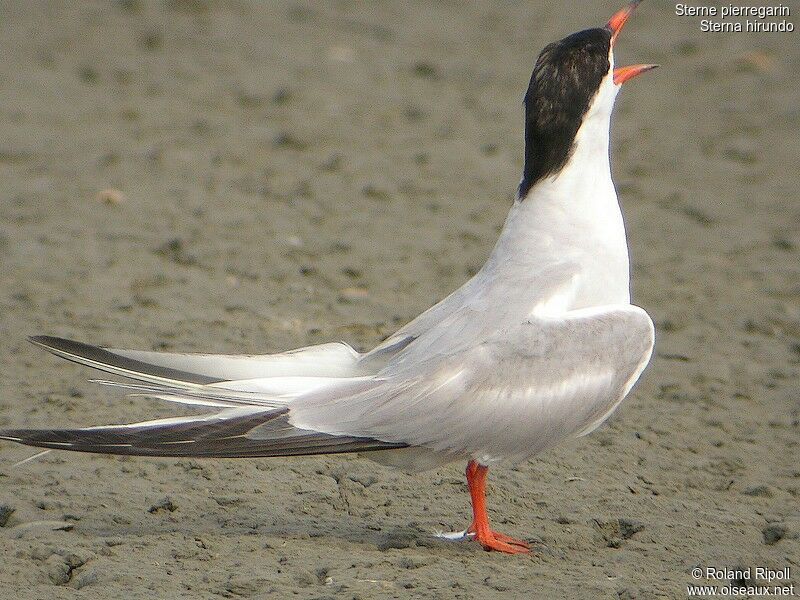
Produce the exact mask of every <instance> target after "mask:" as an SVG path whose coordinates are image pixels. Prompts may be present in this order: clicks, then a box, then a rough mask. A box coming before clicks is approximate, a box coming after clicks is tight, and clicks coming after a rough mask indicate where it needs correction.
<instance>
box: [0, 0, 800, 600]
mask: <svg viewBox="0 0 800 600" xmlns="http://www.w3.org/2000/svg"><path fill="white" fill-rule="evenodd" d="M568 5H569V7H570V8H569V9H568V10H565V9H563V8H560V7H559V6H557V5H556V3H545V2H534V1H523V2H491V3H489V2H470V3H461V2H442V3H428V2H404V1H391V2H390V1H371V2H368V3H367V2H356V1H346V0H342V1H336V2H324V3H323V2H315V3H309V5H305V4H304V3H301V2H299V1H296V0H295V1H288V2H283V1H270V2H263V3H247V2H244V1H236V0H231V1H224V0H219V1H214V0H209V1H204V0H170V1H164V2H153V3H149V2H144V1H141V2H140V1H138V0H124V1H117V2H96V3H90V2H66V1H65V2H39V3H27V2H21V1H16V2H11V1H7V2H3V3H2V4H1V5H0V12H2V17H1V18H0V54H1V55H2V57H3V59H2V61H0V276H1V277H2V278H1V279H0V281H1V283H0V368H1V370H2V371H1V372H2V377H1V378H0V425H10V424H13V425H17V426H20V425H31V426H36V425H40V426H41V425H48V424H61V425H78V424H100V423H112V422H120V421H122V422H124V421H131V420H136V419H138V418H146V417H152V416H155V415H162V414H166V411H167V410H168V409H169V407H163V406H162V405H160V404H155V403H150V402H142V401H141V400H133V399H127V398H124V397H122V396H119V395H116V394H114V393H109V392H108V391H106V390H103V389H99V388H98V387H96V386H92V385H91V384H88V383H85V380H86V379H87V378H88V377H89V376H91V375H93V374H92V373H91V372H89V371H88V370H86V369H83V368H80V367H77V366H75V365H72V364H69V363H66V362H64V361H60V360H58V359H56V358H54V357H51V356H49V355H47V354H45V353H43V352H42V351H40V350H38V349H36V348H35V347H33V346H32V345H30V344H28V343H27V342H26V341H25V337H26V336H27V335H30V334H36V333H49V334H56V335H63V336H67V337H73V338H78V339H85V340H87V341H91V342H95V343H100V344H105V345H116V346H128V347H138V348H169V349H184V350H198V351H199V350H210V351H218V352H265V351H273V350H280V349H286V348H291V347H296V346H300V345H306V344H312V343H317V342H322V341H326V340H330V339H344V340H346V341H348V342H350V343H352V344H354V345H355V346H356V347H359V348H367V347H370V346H371V345H373V344H375V343H376V342H378V341H379V340H381V339H382V337H383V336H385V335H387V334H388V333H390V332H391V331H393V330H394V329H395V328H396V327H397V326H398V325H399V324H402V323H404V322H406V321H408V320H409V319H410V318H412V317H413V316H415V315H416V314H417V313H418V312H420V311H421V310H423V309H424V308H426V307H428V306H429V305H430V304H432V303H433V302H435V301H436V300H437V299H439V298H441V297H443V296H444V295H446V294H447V293H448V292H449V291H450V290H452V289H454V288H455V287H457V286H458V285H459V284H460V283H462V282H463V281H464V280H465V279H466V278H467V277H468V276H469V275H470V274H471V273H473V272H474V271H475V270H476V269H477V268H478V267H479V266H480V265H481V263H482V261H483V260H484V258H485V257H486V255H487V253H488V251H489V250H490V248H491V246H492V244H493V241H494V238H495V236H496V234H497V231H498V227H499V225H500V224H501V223H502V221H503V218H504V216H505V213H506V210H507V209H508V207H509V203H510V200H511V197H512V193H513V190H514V186H515V183H516V181H517V180H518V175H519V172H520V169H521V159H520V156H521V133H520V120H521V108H520V101H521V97H522V93H523V90H524V88H525V86H526V84H527V80H528V77H529V75H530V70H531V68H532V65H533V61H534V59H535V56H536V54H537V53H538V51H539V49H540V48H541V47H542V46H543V45H544V44H545V43H546V42H548V41H551V40H552V39H555V38H557V37H560V36H561V35H564V34H566V33H569V32H570V31H574V30H577V29H580V28H583V27H586V26H592V25H595V24H600V23H602V22H604V21H605V20H606V19H607V18H608V16H610V14H611V13H612V12H613V10H615V9H616V8H618V7H617V6H616V5H615V4H614V3H611V4H609V3H601V2H586V1H582V2H570V3H569V4H568ZM671 11H672V8H671V5H669V4H668V3H658V2H655V1H654V2H648V3H645V4H644V5H643V6H642V7H641V9H640V11H639V14H638V15H637V16H636V17H635V18H634V20H633V21H632V23H631V25H630V26H629V28H628V29H626V32H625V34H624V35H623V36H622V43H621V44H620V56H619V57H618V58H619V62H622V63H625V62H651V61H652V62H659V63H661V64H662V65H663V67H662V69H661V70H660V71H657V72H656V73H654V74H652V75H648V76H647V77H643V78H642V79H640V80H637V81H636V82H635V83H632V84H630V86H628V87H627V88H626V89H625V91H624V92H623V94H622V95H621V97H620V99H619V101H618V106H617V111H616V118H615V124H614V130H613V162H614V173H615V179H616V182H617V185H618V188H619V191H620V195H621V200H622V203H623V206H624V210H625V213H626V219H627V223H628V228H629V231H630V241H631V250H632V257H633V265H634V267H633V287H634V296H635V300H636V302H637V303H638V304H640V305H641V306H643V307H645V308H646V309H647V310H648V311H649V312H650V313H651V314H652V315H653V318H654V321H655V322H656V324H657V330H658V343H657V352H656V355H655V357H654V361H653V363H652V365H651V367H650V368H649V369H648V371H647V372H646V373H645V376H644V379H643V381H642V382H641V384H640V385H639V386H638V387H637V389H636V390H635V391H634V393H633V394H632V395H631V397H630V398H629V399H628V400H627V401H626V402H625V403H624V404H623V406H622V408H621V410H620V411H619V412H618V413H617V414H616V415H615V416H614V418H613V419H612V420H611V421H610V423H609V424H608V425H606V426H605V427H603V428H602V429H601V430H600V431H598V432H597V433H595V434H594V435H592V436H590V437H589V438H584V439H582V440H581V441H579V442H576V443H574V444H571V445H567V446H564V447H561V448H559V449H558V450H556V451H552V452H548V453H547V454H545V455H542V456H541V457H540V458H538V459H537V460H535V461H531V462H530V463H528V464H524V465H522V466H520V467H518V468H515V469H497V470H495V472H494V473H493V474H492V477H491V482H492V485H491V488H490V507H491V511H492V514H493V517H494V519H495V522H496V524H497V525H498V528H500V529H501V530H504V531H506V532H508V533H511V534H515V535H518V536H523V537H526V538H527V539H529V540H531V542H532V544H533V547H534V549H535V552H533V553H532V554H531V555H530V556H525V557H508V556H502V555H498V554H494V553H492V554H487V553H484V552H482V551H481V549H480V548H479V547H478V546H477V545H475V544H448V543H445V542H440V541H438V540H434V539H433V538H432V536H431V533H432V532H433V531H435V530H437V529H444V530H453V529H458V528H463V527H464V525H465V524H466V522H467V520H468V500H467V494H466V486H465V484H464V481H463V476H462V469H463V465H452V466H451V467H448V468H445V469H442V470H439V471H435V472H429V473H425V474H422V475H420V476H416V477H406V476H404V475H402V474H400V473H397V472H394V471H391V470H388V469H384V468H382V467H378V466H377V465H375V464H373V463H371V462H369V461H366V460H364V459H361V458H357V457H346V458H314V459H295V460H249V461H227V462H226V461H206V462H201V461H194V460H148V459H129V460H125V459H121V458H114V457H105V456H84V455H70V454H66V453H52V454H50V455H48V456H45V457H43V458H41V459H40V460H38V461H35V462H33V463H30V464H28V465H25V466H23V467H19V468H12V467H11V465H12V464H13V463H14V462H15V461H18V460H21V459H23V458H25V457H27V456H30V455H31V454H32V452H30V451H29V450H28V449H26V448H23V447H20V446H16V445H12V444H0V526H2V527H0V597H2V598H14V599H23V598H24V599H27V598H36V599H48V598H92V599H112V598H114V599H116V598H120V597H124V598H127V599H129V600H133V599H138V598H148V599H149V598H155V597H161V598H217V597H225V598H239V597H243V598H265V597H278V598H286V597H293V598H333V597H335V598H364V599H366V598H412V597H413V598H493V597H497V598H520V597H526V598H558V597H569V598H625V599H631V598H657V597H658V598H661V597H663V598H682V597H685V595H686V585H687V584H689V583H692V582H693V579H692V577H691V574H690V573H691V569H692V568H693V567H696V566H701V567H707V566H709V567H737V566H738V567H748V566H749V567H752V568H753V569H754V568H755V567H759V566H763V567H773V568H784V567H790V568H791V569H793V571H792V573H791V579H792V580H793V581H794V582H795V583H796V584H798V583H800V541H799V540H798V536H800V513H799V512H798V493H799V491H800V464H798V463H799V461H798V457H800V452H799V451H798V442H799V441H800V440H799V439H798V433H799V432H800V426H799V425H798V423H799V422H800V403H799V402H800V400H799V399H798V373H799V372H800V366H799V365H800V307H799V305H798V298H799V297H800V277H798V258H800V233H799V231H800V227H798V224H800V211H798V197H797V191H796V188H797V185H798V183H799V182H798V177H797V170H796V158H797V156H798V150H800V144H799V143H798V134H797V132H798V130H799V129H800V109H798V106H799V105H800V98H799V97H798V88H799V86H800V44H799V43H798V40H799V39H800V38H798V37H797V36H798V35H800V34H797V33H795V34H771V35H766V34H765V35H754V34H716V35H711V34H703V33H701V32H700V31H699V29H698V24H697V22H696V20H692V19H688V18H678V17H676V16H675V15H674V14H672V12H671ZM106 188H114V189H117V190H120V191H121V192H122V194H124V197H123V198H111V200H115V199H116V200H120V201H119V202H114V201H110V202H107V201H105V200H104V198H103V197H98V196H97V194H98V192H99V191H101V190H103V189H106ZM704 582H705V581H704V580H701V581H700V583H704ZM712 583H713V582H712ZM722 583H726V582H722ZM797 593H800V592H797Z"/></svg>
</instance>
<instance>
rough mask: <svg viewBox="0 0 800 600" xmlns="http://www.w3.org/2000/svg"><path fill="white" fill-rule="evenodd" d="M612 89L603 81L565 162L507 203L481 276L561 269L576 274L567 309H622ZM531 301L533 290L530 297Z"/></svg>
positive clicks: (623, 250)
mask: <svg viewBox="0 0 800 600" xmlns="http://www.w3.org/2000/svg"><path fill="white" fill-rule="evenodd" d="M617 91H618V88H617V86H615V85H614V83H613V80H612V78H611V74H610V73H609V75H608V76H607V77H606V78H605V79H604V80H603V82H602V84H601V86H600V90H599V91H598V95H597V97H596V98H595V100H594V102H593V103H592V105H591V106H590V108H589V110H588V111H587V113H586V116H585V118H584V121H583V123H582V125H581V127H580V129H579V130H578V133H577V135H576V136H575V144H574V148H573V153H572V155H571V156H570V159H569V161H568V162H567V164H566V165H565V166H564V168H563V169H561V171H559V172H558V173H557V174H556V175H555V176H551V177H545V178H544V179H542V180H540V181H538V182H536V183H535V184H534V185H533V186H532V187H531V189H530V190H529V191H528V193H527V194H526V195H525V197H524V198H519V199H517V201H516V202H515V203H514V206H513V207H512V209H511V211H510V213H509V215H508V218H507V219H506V223H505V226H504V228H503V231H502V233H501V234H500V238H499V239H498V241H497V245H496V246H495V248H494V251H493V252H492V255H491V257H490V258H489V260H488V261H487V263H486V265H485V269H486V273H485V275H487V276H491V274H492V273H493V272H496V273H497V274H498V275H499V274H500V272H499V271H498V269H501V267H502V269H501V271H505V273H508V272H509V271H516V272H518V275H519V276H520V277H522V273H523V272H526V273H528V274H530V276H531V277H532V278H533V281H532V283H531V285H532V286H533V287H535V274H536V272H537V271H541V270H542V269H546V268H547V267H552V266H553V265H555V264H558V263H563V262H572V263H576V264H577V265H578V266H579V267H580V270H581V273H580V278H579V282H580V283H579V290H578V294H577V297H576V298H575V300H574V302H573V303H572V305H571V306H569V307H568V308H571V309H572V308H582V307H585V306H596V305H600V304H616V303H625V304H627V303H629V302H630V291H629V290H630V275H629V264H628V245H627V239H626V236H625V226H624V223H623V220H622V212H621V210H620V207H619V203H618V201H617V194H616V191H615V189H614V183H613V182H612V181H611V168H610V162H609V154H608V148H609V124H610V118H611V109H612V108H613V104H614V98H615V96H616V94H617ZM531 292H532V293H533V294H535V290H531Z"/></svg>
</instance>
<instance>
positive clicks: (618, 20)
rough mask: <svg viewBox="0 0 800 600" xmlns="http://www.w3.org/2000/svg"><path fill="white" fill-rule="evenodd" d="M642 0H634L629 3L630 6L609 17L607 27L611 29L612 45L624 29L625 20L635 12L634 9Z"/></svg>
mask: <svg viewBox="0 0 800 600" xmlns="http://www.w3.org/2000/svg"><path fill="white" fill-rule="evenodd" d="M641 1H642V0H633V2H631V3H630V4H628V6H626V7H625V8H623V9H622V10H618V11H617V12H615V13H614V16H613V17H611V19H609V21H608V23H607V24H606V29H609V30H611V46H612V47H613V46H614V43H615V42H616V41H617V36H618V35H619V32H620V31H622V27H623V26H624V25H625V22H626V21H627V20H628V18H629V17H630V16H631V15H632V14H633V11H634V10H636V7H637V6H639V3H640V2H641Z"/></svg>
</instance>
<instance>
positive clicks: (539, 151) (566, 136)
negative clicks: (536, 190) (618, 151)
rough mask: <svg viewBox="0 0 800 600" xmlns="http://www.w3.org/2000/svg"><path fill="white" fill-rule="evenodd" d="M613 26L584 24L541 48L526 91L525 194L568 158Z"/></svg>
mask: <svg viewBox="0 0 800 600" xmlns="http://www.w3.org/2000/svg"><path fill="white" fill-rule="evenodd" d="M610 49H611V31H610V30H609V29H607V28H596V29H586V30H584V31H579V32H578V33H573V34H572V35H568V36H567V37H565V38H564V39H562V40H559V41H558V42H553V43H552V44H550V45H548V46H547V47H545V49H544V50H542V52H541V54H539V58H538V59H537V60H536V66H535V67H534V69H533V74H532V75H531V82H530V84H529V85H528V91H527V93H526V94H525V167H524V169H523V173H522V182H521V183H520V186H519V197H520V198H524V197H525V195H526V194H527V193H528V191H529V190H530V188H531V187H532V186H533V184H535V183H536V182H537V181H539V180H540V179H542V178H544V177H547V176H549V175H554V174H556V173H558V171H559V170H561V168H562V167H563V166H564V165H565V164H566V163H567V161H568V160H569V157H570V154H571V153H572V148H573V146H574V143H575V135H576V134H577V133H578V129H579V128H580V126H581V123H582V122H583V118H584V115H585V114H586V111H588V110H589V106H590V105H591V103H592V100H593V99H594V97H595V96H596V95H597V92H598V90H599V89H600V82H601V81H602V80H603V77H605V76H606V75H607V74H608V72H609V70H610V68H611V63H610V61H609V52H610Z"/></svg>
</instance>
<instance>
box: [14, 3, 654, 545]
mask: <svg viewBox="0 0 800 600" xmlns="http://www.w3.org/2000/svg"><path fill="white" fill-rule="evenodd" d="M637 5H638V2H632V3H630V4H629V5H628V6H626V7H625V8H623V9H622V10H620V11H619V12H617V13H616V14H614V15H613V16H612V17H611V20H609V21H608V23H607V24H606V25H605V26H604V27H599V28H593V29H587V30H584V31H580V32H578V33H573V34H572V35H569V36H567V37H565V38H563V39H561V40H559V41H557V42H554V43H552V44H550V45H548V46H547V47H546V48H544V50H542V52H541V54H540V55H539V57H538V59H537V61H536V65H535V68H534V70H533V74H532V76H531V79H530V84H529V87H528V90H527V93H526V95H525V100H524V109H525V159H524V169H523V175H522V180H521V182H520V184H519V188H518V191H517V195H516V199H515V201H514V204H513V206H512V207H511V209H510V212H509V214H508V217H507V219H506V221H505V225H504V227H503V229H502V232H501V233H500V236H499V239H498V241H497V243H496V245H495V247H494V249H493V251H492V253H491V255H490V256H489V258H488V260H487V261H486V264H484V265H483V267H482V268H481V269H480V271H479V272H478V273H477V274H476V275H475V276H474V277H472V279H470V280H469V281H467V282H466V283H465V284H464V285H463V286H461V287H460V288H459V289H457V290H456V291H454V292H453V293H452V294H450V295H449V296H448V297H446V298H445V299H444V300H442V301H441V302H439V303H438V304H436V305H435V306H433V307H432V308H430V309H429V310H427V311H426V312H424V313H422V314H421V315H420V316H418V317H417V318H416V319H414V320H413V321H411V322H410V323H408V324H407V325H405V326H404V327H403V328H401V329H400V330H399V331H398V332H397V333H395V334H394V335H392V336H390V337H389V338H388V339H386V340H385V341H384V342H383V343H381V344H380V345H379V346H377V347H376V348H374V349H373V350H371V351H369V352H366V353H363V354H361V353H358V352H356V351H355V350H354V349H353V348H351V347H350V346H348V345H347V344H345V343H328V344H322V345H318V346H311V347H306V348H300V349H297V350H292V351H289V352H283V353H279V354H270V355H256V356H252V355H213V354H174V353H162V352H150V351H139V350H121V349H106V348H100V347H97V346H91V345H88V344H84V343H80V342H75V341H70V340H66V339H61V338H55V337H47V336H37V337H34V338H31V340H32V341H33V342H34V343H35V344H37V345H39V346H42V347H43V348H45V349H47V350H49V351H50V352H52V353H53V354H56V355H58V356H61V357H63V358H66V359H68V360H72V361H74V362H77V363H80V364H83V365H87V366H89V367H93V368H95V369H98V370H100V371H105V372H107V373H110V374H112V375H115V376H120V377H122V378H124V380H123V381H101V383H104V384H107V385H111V386H117V387H121V388H124V389H126V390H128V391H129V392H131V393H133V394H136V395H141V396H148V397H155V398H160V399H164V400H168V401H172V402H178V403H184V404H192V405H198V406H203V407H208V408H211V409H213V410H210V411H206V413H205V414H201V415H198V416H190V417H176V418H168V419H158V420H152V421H144V422H140V423H133V424H127V425H108V426H96V427H86V428H79V429H3V430H0V439H4V440H11V441H13V442H19V443H22V444H27V445H30V446H38V447H42V448H55V449H59V450H74V451H79V452H99V453H106V454H125V455H136V456H173V457H217V458H244V457H275V456H294V455H311V454H334V453H342V452H360V453H364V454H365V455H367V456H369V457H370V458H373V459H375V460H377V461H379V462H383V463H386V464H390V465H393V466H396V467H400V468H402V469H405V470H406V471H411V472H413V471H416V470H422V469H429V468H433V467H438V466H440V465H444V464H446V463H449V462H451V461H455V460H460V461H466V462H467V469H466V476H467V483H468V487H469V492H470V496H471V500H472V513H473V519H472V523H471V525H470V526H469V527H468V528H467V529H466V530H465V531H463V532H461V533H460V534H456V535H453V536H451V537H460V538H468V539H474V540H477V541H478V542H479V543H480V544H481V545H482V546H483V548H484V549H486V550H498V551H501V552H507V553H520V552H528V551H529V549H528V544H527V543H526V542H525V541H522V540H517V539H514V538H512V537H509V536H507V535H503V534H501V533H498V532H496V531H494V530H493V529H491V527H490V525H489V518H488V514H487V510H486V502H485V493H486V480H487V474H488V469H489V467H490V466H494V465H497V464H513V463H518V462H520V461H524V460H527V459H529V458H530V457H532V456H534V455H535V454H537V453H539V452H541V451H543V450H546V449H548V448H551V447H552V446H554V445H556V444H557V443H559V442H561V441H562V440H565V439H567V438H571V437H576V436H582V435H586V434H587V433H589V432H591V431H592V430H594V429H596V428H597V427H598V426H599V425H600V424H601V423H603V421H605V420H606V419H607V418H608V417H609V415H610V414H611V413H612V412H613V411H614V409H615V408H616V407H617V406H618V405H619V403H620V402H621V401H622V399H623V398H624V397H625V396H626V395H627V393H628V392H629V391H630V389H631V387H632V386H633V385H634V383H635V382H636V381H637V379H638V378H639V376H640V374H641V373H642V371H643V370H644V368H645V366H646V365H647V363H648V361H649V359H650V355H651V353H652V349H653V343H654V328H653V323H652V321H651V319H650V317H649V316H648V315H647V313H646V312H645V311H644V310H642V309H641V308H639V307H637V306H634V305H632V304H631V303H630V274H629V257H628V245H627V240H626V236H625V227H624V223H623V218H622V213H621V210H620V207H619V203H618V200H617V194H616V191H615V189H614V184H613V182H612V180H611V169H610V161H609V127H610V119H611V112H612V108H613V105H614V99H615V97H616V95H617V93H618V92H619V90H620V87H621V86H622V84H623V83H625V82H626V81H628V80H630V79H632V78H633V77H636V76H637V75H639V74H641V73H644V72H645V71H648V70H650V69H652V68H653V67H654V66H655V65H634V66H627V67H621V68H614V46H615V44H616V42H617V38H618V35H619V33H620V31H621V30H622V28H623V26H624V25H625V22H626V21H627V20H628V18H629V17H630V15H631V13H632V12H633V10H634V9H635V8H636V6H637Z"/></svg>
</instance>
